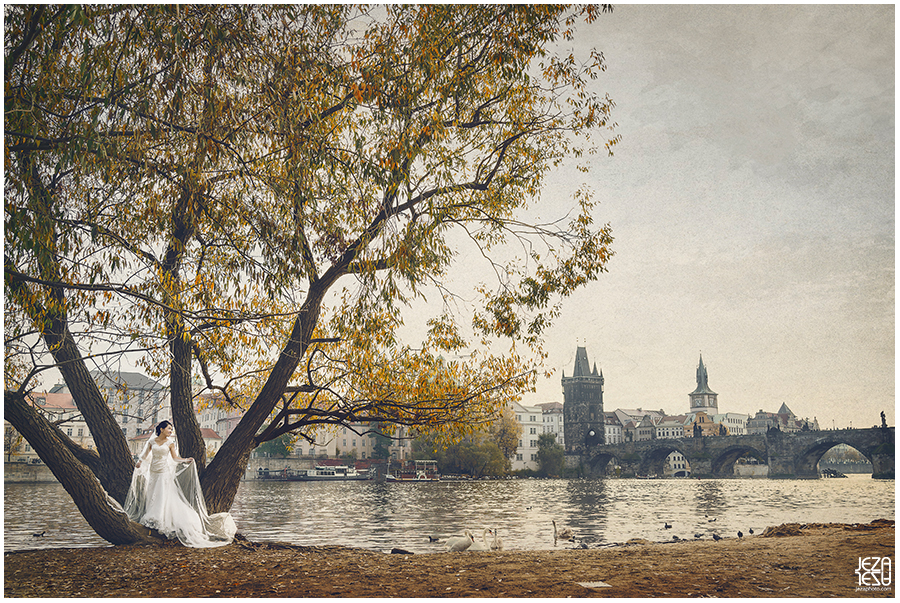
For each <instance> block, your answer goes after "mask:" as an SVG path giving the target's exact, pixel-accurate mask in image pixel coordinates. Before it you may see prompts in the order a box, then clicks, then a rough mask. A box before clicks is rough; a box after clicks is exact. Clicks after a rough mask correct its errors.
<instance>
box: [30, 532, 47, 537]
mask: <svg viewBox="0 0 900 603" xmlns="http://www.w3.org/2000/svg"><path fill="white" fill-rule="evenodd" d="M46 533H47V530H44V531H43V532H41V533H40V534H32V535H31V536H32V538H40V537H41V536H43V535H44V534H46Z"/></svg>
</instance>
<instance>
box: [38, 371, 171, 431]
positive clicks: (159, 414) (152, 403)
mask: <svg viewBox="0 0 900 603" xmlns="http://www.w3.org/2000/svg"><path fill="white" fill-rule="evenodd" d="M90 375H91V378H92V379H93V380H94V383H96V384H97V387H98V388H99V389H100V394H101V395H102V396H103V398H104V399H105V400H106V404H107V405H108V406H109V409H110V410H111V411H112V413H113V416H115V418H116V422H117V423H119V426H120V427H121V429H122V434H123V435H125V437H126V439H127V438H128V437H131V436H135V435H139V434H141V433H144V432H147V431H149V430H150V429H151V428H153V427H155V426H156V424H157V423H159V422H160V421H162V420H171V419H172V405H171V402H170V400H169V389H168V388H167V387H164V386H162V385H161V384H159V383H157V382H156V381H154V380H153V379H150V378H149V377H147V376H146V375H142V374H141V373H137V372H133V371H120V372H104V371H91V372H90ZM50 393H54V394H56V393H64V394H69V395H71V394H70V392H69V387H68V386H67V385H65V384H57V385H56V386H54V387H53V389H51V390H50Z"/></svg>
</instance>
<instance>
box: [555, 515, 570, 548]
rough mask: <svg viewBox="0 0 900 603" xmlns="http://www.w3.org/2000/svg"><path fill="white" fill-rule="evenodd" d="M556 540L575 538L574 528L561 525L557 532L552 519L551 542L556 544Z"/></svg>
mask: <svg viewBox="0 0 900 603" xmlns="http://www.w3.org/2000/svg"><path fill="white" fill-rule="evenodd" d="M557 540H575V530H573V529H572V528H569V527H563V528H562V529H560V530H559V531H558V532H557V531H556V520H555V519H554V520H553V544H556V541H557Z"/></svg>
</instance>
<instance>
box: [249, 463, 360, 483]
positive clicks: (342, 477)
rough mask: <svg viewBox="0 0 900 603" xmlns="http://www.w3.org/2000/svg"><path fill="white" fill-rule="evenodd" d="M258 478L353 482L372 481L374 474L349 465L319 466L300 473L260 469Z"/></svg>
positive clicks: (287, 480) (284, 480)
mask: <svg viewBox="0 0 900 603" xmlns="http://www.w3.org/2000/svg"><path fill="white" fill-rule="evenodd" d="M257 477H258V478H259V479H269V480H275V481H281V482H313V481H352V480H366V479H372V474H370V473H369V471H368V470H364V471H357V470H356V467H348V466H347V465H335V466H322V465H317V466H316V467H315V468H314V469H301V470H299V471H294V470H293V469H282V470H280V471H269V470H263V469H260V470H259V473H258V474H257Z"/></svg>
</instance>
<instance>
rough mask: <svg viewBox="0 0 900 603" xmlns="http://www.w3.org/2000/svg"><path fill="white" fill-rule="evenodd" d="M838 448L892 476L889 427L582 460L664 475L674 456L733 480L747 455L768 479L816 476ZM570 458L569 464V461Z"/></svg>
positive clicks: (695, 469)
mask: <svg viewBox="0 0 900 603" xmlns="http://www.w3.org/2000/svg"><path fill="white" fill-rule="evenodd" d="M838 444H847V445H848V446H852V447H853V448H855V449H857V450H858V451H859V452H860V453H861V454H863V455H864V456H865V457H866V458H867V459H869V461H870V462H871V463H872V467H873V469H874V472H873V474H872V477H875V478H888V479H893V477H894V428H893V427H873V428H870V429H838V430H822V431H798V432H792V433H786V432H782V431H778V430H774V429H773V430H769V432H768V433H766V434H758V435H740V436H704V437H695V438H671V439H669V438H666V439H653V440H645V441H640V442H626V443H623V444H607V445H599V446H590V447H589V448H587V449H586V450H585V451H584V453H583V456H582V457H581V464H582V465H583V467H584V470H585V472H586V473H587V474H588V475H594V476H601V475H604V474H606V468H607V465H608V464H609V462H610V461H612V460H615V464H616V465H618V466H619V467H621V475H623V476H629V475H663V474H664V464H665V460H666V457H667V456H668V455H669V454H671V453H673V452H678V453H680V454H682V455H683V456H684V458H685V459H686V460H687V461H688V462H689V463H690V467H691V475H692V476H694V477H733V476H734V469H733V467H734V462H735V461H736V460H737V459H739V458H741V457H742V456H752V457H754V458H756V459H757V460H758V461H759V462H761V463H765V464H766V465H768V466H769V477H770V478H818V477H819V472H818V468H817V464H818V462H819V459H820V458H821V457H822V455H823V454H825V453H826V452H828V450H830V449H831V448H832V447H834V446H837V445H838ZM572 460H575V459H571V460H570V461H569V462H571V461H572Z"/></svg>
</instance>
